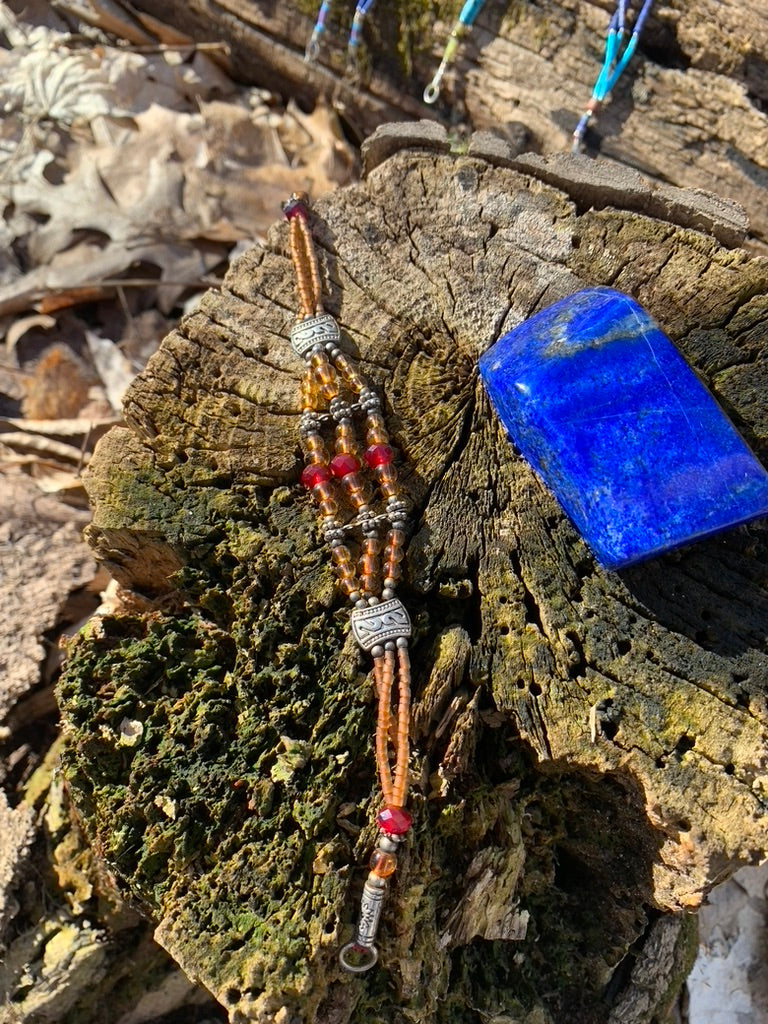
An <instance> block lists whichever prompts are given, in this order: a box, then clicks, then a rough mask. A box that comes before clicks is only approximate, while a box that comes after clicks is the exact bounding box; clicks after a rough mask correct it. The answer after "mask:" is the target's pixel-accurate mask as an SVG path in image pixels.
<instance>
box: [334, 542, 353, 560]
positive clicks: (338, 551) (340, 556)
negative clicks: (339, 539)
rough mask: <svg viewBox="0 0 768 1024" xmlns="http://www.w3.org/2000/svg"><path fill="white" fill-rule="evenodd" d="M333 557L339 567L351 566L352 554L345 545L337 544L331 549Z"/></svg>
mask: <svg viewBox="0 0 768 1024" xmlns="http://www.w3.org/2000/svg"><path fill="white" fill-rule="evenodd" d="M331 556H332V557H333V560H334V562H335V563H336V564H337V565H351V564H352V552H351V551H350V550H349V548H348V547H346V546H345V545H344V544H337V545H336V547H334V548H331Z"/></svg>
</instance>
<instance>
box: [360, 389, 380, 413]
mask: <svg viewBox="0 0 768 1024" xmlns="http://www.w3.org/2000/svg"><path fill="white" fill-rule="evenodd" d="M357 401H358V405H359V406H360V408H361V409H362V410H363V412H378V410H379V409H380V408H381V399H380V398H379V396H378V395H377V394H376V392H375V391H374V390H373V388H367V387H366V388H363V389H362V391H361V392H360V394H359V395H358V398H357Z"/></svg>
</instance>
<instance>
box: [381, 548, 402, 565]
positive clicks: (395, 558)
mask: <svg viewBox="0 0 768 1024" xmlns="http://www.w3.org/2000/svg"><path fill="white" fill-rule="evenodd" d="M384 558H385V559H386V560H387V562H388V563H389V562H392V563H397V562H402V560H403V559H404V558H405V552H404V551H403V549H402V548H401V547H400V546H399V545H398V546H397V547H390V546H389V545H387V550H386V552H385V554H384Z"/></svg>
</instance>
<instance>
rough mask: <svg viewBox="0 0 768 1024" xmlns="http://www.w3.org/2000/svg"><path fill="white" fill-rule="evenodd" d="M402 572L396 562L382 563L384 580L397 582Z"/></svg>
mask: <svg viewBox="0 0 768 1024" xmlns="http://www.w3.org/2000/svg"><path fill="white" fill-rule="evenodd" d="M402 575H403V570H402V568H401V567H400V565H399V564H398V563H397V562H390V561H386V562H385V563H384V576H385V578H386V579H390V580H399V579H400V577H401V576H402Z"/></svg>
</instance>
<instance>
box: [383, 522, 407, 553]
mask: <svg viewBox="0 0 768 1024" xmlns="http://www.w3.org/2000/svg"><path fill="white" fill-rule="evenodd" d="M405 541H406V533H405V530H398V529H397V528H396V527H395V528H393V529H391V530H390V531H389V532H388V533H387V547H389V548H395V547H398V548H401V547H403V545H404V544H405Z"/></svg>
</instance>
